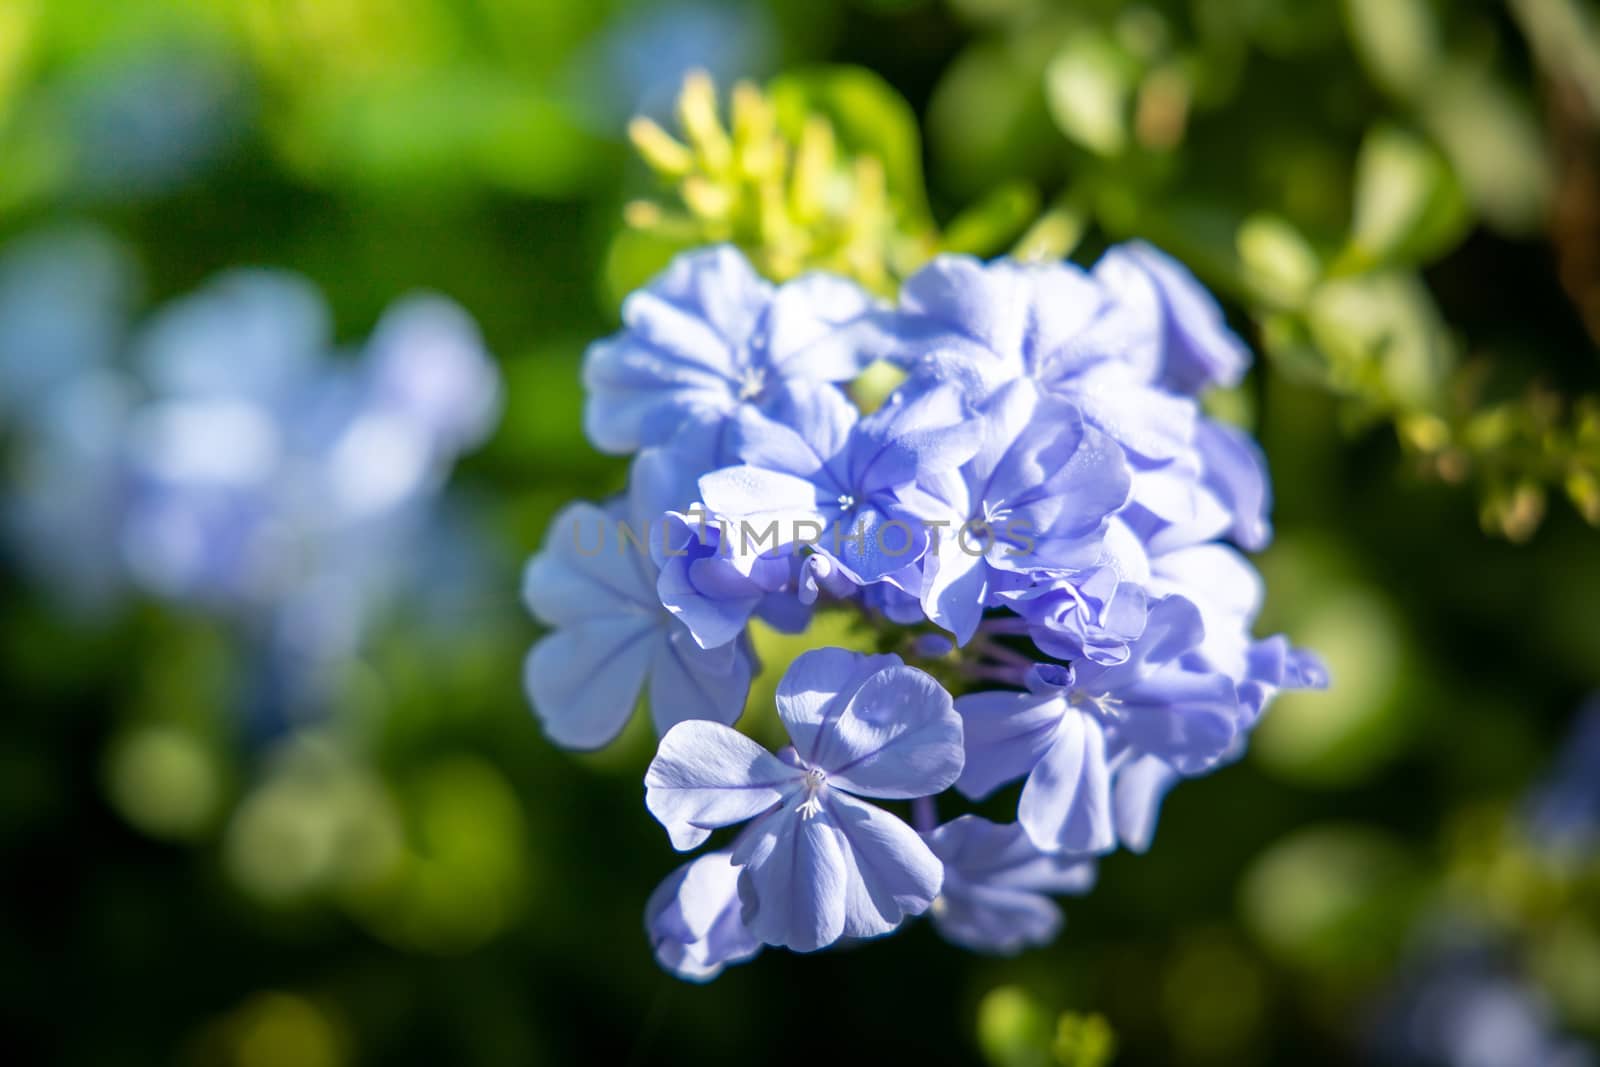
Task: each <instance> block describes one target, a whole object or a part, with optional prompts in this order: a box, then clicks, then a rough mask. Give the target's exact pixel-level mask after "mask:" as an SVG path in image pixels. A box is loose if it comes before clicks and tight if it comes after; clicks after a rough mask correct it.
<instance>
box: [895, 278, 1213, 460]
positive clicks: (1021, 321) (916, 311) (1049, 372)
mask: <svg viewBox="0 0 1600 1067" xmlns="http://www.w3.org/2000/svg"><path fill="white" fill-rule="evenodd" d="M1159 325H1160V324H1159V323H1158V322H1156V321H1153V320H1152V319H1151V318H1150V317H1149V316H1148V315H1141V314H1138V313H1137V312H1136V310H1135V309H1130V308H1128V307H1125V306H1123V305H1122V304H1120V303H1119V302H1118V301H1117V300H1115V299H1114V297H1113V295H1112V294H1111V293H1109V292H1108V291H1107V290H1106V289H1105V288H1104V287H1103V286H1101V285H1100V284H1099V283H1098V282H1097V281H1096V280H1095V279H1094V278H1092V277H1091V276H1090V275H1088V274H1087V273H1085V272H1084V271H1082V270H1080V269H1079V268H1078V267H1076V266H1073V265H1072V264H1070V263H1052V264H1035V263H1018V262H1014V261H1011V260H997V261H995V262H993V263H989V264H983V263H980V262H978V261H977V260H975V259H972V258H970V257H967V256H940V257H939V258H937V259H935V260H934V261H933V262H932V263H930V264H928V265H927V266H926V267H923V268H922V269H921V270H920V271H918V272H917V273H916V274H915V275H913V276H912V277H911V278H910V279H909V280H908V281H907V282H906V283H905V286H904V288H903V289H902V290H901V294H900V317H899V319H898V320H897V321H896V323H895V324H894V325H893V326H892V327H891V328H889V329H888V330H887V331H886V333H887V335H888V340H887V342H886V344H887V352H888V354H889V355H890V356H891V357H892V358H895V359H896V360H898V361H899V362H901V363H902V364H903V365H904V366H905V367H906V368H907V370H908V371H909V372H910V375H911V379H910V383H909V384H910V386H911V387H912V388H922V387H926V386H928V385H931V384H936V383H946V382H949V383H955V384H957V385H959V386H960V387H961V388H962V389H963V390H964V391H965V392H966V393H967V394H968V396H969V397H971V398H972V399H973V400H974V401H979V400H982V399H984V398H985V397H987V396H989V395H990V394H991V393H993V392H994V391H995V390H996V389H998V388H999V387H1000V386H1002V385H1005V384H1006V383H1007V382H1011V381H1015V380H1016V379H1018V378H1030V379H1032V380H1033V381H1035V382H1036V383H1038V384H1039V386H1040V387H1041V388H1043V389H1045V390H1046V391H1047V392H1052V393H1056V394H1059V395H1061V396H1064V397H1066V398H1067V399H1069V400H1071V401H1073V402H1074V403H1075V404H1077V406H1078V407H1079V409H1080V410H1081V411H1082V412H1083V417H1084V419H1085V421H1087V422H1088V423H1089V425H1091V426H1093V427H1094V428H1095V429H1097V430H1099V431H1101V432H1102V433H1104V434H1105V435H1106V436H1107V437H1109V438H1111V439H1112V440H1113V441H1115V442H1116V443H1117V444H1119V445H1121V446H1122V447H1123V449H1124V450H1126V451H1127V452H1128V453H1129V454H1130V455H1132V456H1134V457H1136V458H1138V459H1140V460H1143V461H1147V462H1162V461H1166V460H1170V459H1173V458H1174V457H1177V456H1179V455H1181V454H1183V453H1184V452H1185V451H1186V450H1187V449H1188V448H1189V447H1190V443H1191V440H1192V438H1193V434H1194V422H1195V418H1196V408H1195V405H1194V402H1193V401H1192V400H1191V399H1189V398H1188V397H1183V396H1178V395H1175V394H1173V393H1170V392H1168V391H1166V390H1165V389H1163V388H1161V387H1160V384H1159V382H1158V377H1159V374H1160V369H1161V368H1160V333H1159Z"/></svg>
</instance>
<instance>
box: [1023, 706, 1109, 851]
mask: <svg viewBox="0 0 1600 1067" xmlns="http://www.w3.org/2000/svg"><path fill="white" fill-rule="evenodd" d="M1017 821H1018V822H1019V823H1021V824H1022V827H1023V829H1024V830H1026V831H1027V833H1028V837H1029V838H1030V839H1031V840H1032V841H1033V843H1034V844H1035V845H1036V846H1038V847H1039V848H1040V849H1042V850H1043V851H1045V852H1068V853H1071V854H1073V855H1092V854H1097V853H1101V852H1109V851H1111V849H1113V848H1115V847H1116V844H1117V838H1116V831H1115V829H1114V827H1113V826H1112V819H1111V773H1110V769H1109V768H1108V767H1107V765H1106V739H1105V734H1104V733H1103V732H1102V731H1101V729H1100V724H1099V722H1098V721H1096V720H1095V719H1094V718H1092V717H1091V716H1089V715H1086V714H1083V713H1081V712H1078V711H1075V710H1073V711H1068V712H1067V714H1066V715H1064V716H1062V718H1061V723H1060V725H1059V726H1058V727H1057V730H1056V736H1055V742H1054V743H1053V744H1052V745H1051V746H1050V749H1049V751H1047V752H1046V753H1045V754H1044V758H1043V759H1041V760H1040V761H1039V762H1038V764H1037V765H1035V766H1034V768H1033V771H1032V772H1031V773H1030V774H1029V775H1028V781H1027V783H1026V784H1025V785H1023V787H1022V799H1021V801H1020V802H1019V803H1018V804H1017Z"/></svg>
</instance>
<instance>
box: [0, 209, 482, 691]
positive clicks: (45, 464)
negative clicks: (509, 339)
mask: <svg viewBox="0 0 1600 1067" xmlns="http://www.w3.org/2000/svg"><path fill="white" fill-rule="evenodd" d="M135 279H136V271H135V270H134V269H133V267H132V265H131V263H130V262H129V260H128V257H127V256H126V255H125V254H124V253H123V252H122V251H121V249H120V247H119V246H118V245H116V243H115V242H113V241H111V240H110V239H109V238H107V237H105V236H104V235H102V234H99V233H97V232H95V231H88V230H83V231H73V232H69V233H51V234H44V235H40V236H37V237H34V238H30V239H27V240H25V241H23V242H20V243H19V244H18V245H16V246H14V247H13V248H12V249H10V250H8V252H7V254H6V256H5V257H4V259H3V261H0V374H3V375H4V376H5V378H6V379H7V384H8V388H7V390H6V396H7V398H8V399H9V400H10V401H12V402H11V403H8V404H7V405H6V410H4V411H3V412H0V414H3V416H4V421H5V423H6V428H7V430H8V433H9V436H11V437H12V439H13V443H14V447H15V449H16V453H17V460H18V462H17V470H16V472H15V479H14V482H15V484H14V486H13V491H12V493H10V494H9V495H10V498H11V499H10V501H9V502H8V506H7V508H6V511H5V514H4V519H5V522H6V526H7V532H8V533H9V534H10V536H9V537H8V539H7V540H8V542H9V544H10V546H11V548H12V549H13V550H14V551H15V552H16V553H17V554H18V555H19V556H20V557H21V559H22V562H23V563H24V564H26V565H27V567H28V569H29V570H31V571H33V572H34V573H36V574H38V575H40V576H41V577H42V578H43V579H44V581H45V584H46V585H48V586H49V587H51V588H52V589H53V590H54V591H56V592H58V593H60V594H61V595H62V596H63V598H64V599H67V600H69V601H73V602H75V603H76V604H77V605H79V606H82V607H87V608H105V607H108V606H111V605H114V604H115V603H116V602H117V601H118V600H119V599H121V598H122V597H123V596H124V595H125V594H127V593H130V592H137V593H142V594H145V595H149V596H154V597H156V598H159V599H161V600H163V601H165V602H167V603H171V604H175V605H179V606H185V607H190V608H194V609H196V610H199V611H202V612H204V613H205V614H207V615H208V616H210V617H213V618H219V619H223V620H226V621H228V622H229V623H231V624H234V625H236V626H237V627H238V629H239V630H240V631H241V632H242V633H243V634H245V635H246V636H248V637H249V638H250V640H251V642H252V644H253V645H254V646H255V650H256V651H258V652H259V653H260V655H261V656H262V657H263V658H264V659H265V661H266V666H267V667H269V668H270V669H271V671H272V675H273V685H274V686H275V687H276V688H279V689H287V690H295V689H306V690H307V693H306V695H307V697H308V699H313V700H314V693H312V692H311V691H310V690H311V689H312V688H314V686H313V685H312V682H313V680H314V679H316V678H317V677H319V676H320V674H321V673H322V668H323V667H325V666H326V665H328V664H331V663H337V662H339V661H342V660H344V659H347V658H348V657H349V656H351V655H352V654H353V653H354V652H355V651H356V646H357V644H358V642H359V640H360V639H361V637H362V635H363V633H364V631H365V629H366V628H367V625H368V622H369V620H370V618H371V616H372V613H373V611H374V609H375V608H376V607H377V606H378V604H379V603H380V602H382V601H384V600H386V599H387V598H389V597H391V596H393V595H394V594H395V593H396V590H397V589H400V588H402V587H403V583H407V582H409V581H410V580H411V574H412V572H413V571H415V570H417V569H418V568H416V566H415V564H416V559H415V555H416V553H417V552H419V551H422V550H423V549H424V548H425V547H426V546H425V544H424V541H425V539H426V536H427V533H428V531H429V530H430V529H431V528H432V525H431V524H432V520H433V518H434V512H435V510H436V506H437V503H438V497H439V491H440V490H441V489H442V488H443V485H444V482H445V479H446V477H447V476H448V474H449V472H450V469H451V467H452V466H453V465H454V463H455V461H456V459H457V457H458V456H459V455H461V454H462V453H463V452H465V451H467V450H469V449H470V448H472V447H473V446H475V445H476V444H478V443H479V442H480V441H481V440H482V439H484V438H485V437H486V436H487V434H488V433H489V431H490V430H491V429H492V428H493V426H494V425H495V423H496V422H497V420H498V417H499V411H500V404H501V397H500V389H501V387H500V378H499V373H498V371H497V369H496V367H495V365H494V363H493V361H492V360H491V359H490V357H489V356H488V354H487V352H486V351H485V350H484V348H483V344H482V340H481V338H480V337H479V335H478V332H477V328H476V327H475V326H474V324H473V323H472V321H471V319H470V318H468V316H467V315H466V314H465V313H464V312H463V311H461V310H460V309H459V308H458V307H456V306H455V305H454V304H453V303H451V302H449V301H447V300H445V299H443V298H441V297H437V296H416V297H412V298H409V299H407V300H405V301H402V302H401V303H399V304H397V305H396V306H395V307H394V308H392V309H391V310H390V311H389V312H388V313H387V314H386V315H385V316H384V318H383V320H382V321H381V322H380V324H379V325H378V328H377V331H376V333H375V334H374V335H373V336H372V337H371V339H370V340H369V341H368V342H367V343H366V344H365V346H364V347H363V348H362V349H361V351H360V352H359V353H358V354H352V358H344V356H343V355H342V354H341V353H339V352H338V351H337V349H336V347H335V345H334V342H333V339H332V323H331V320H330V316H329V313H328V310H327V308H326V306H325V305H324V303H323V301H322V298H321V297H320V296H319V295H318V293H317V292H316V290H315V289H314V288H313V287H312V286H311V285H310V284H309V283H307V282H305V281H304V280H302V279H300V278H298V277H295V276H292V275H289V274H283V273H275V272H268V271H236V272H233V273H229V274H226V275H223V276H222V277H220V278H218V279H217V280H215V281H213V282H211V283H210V284H209V285H207V286H206V287H204V288H203V289H201V290H200V291H198V292H196V293H194V294H193V295H190V296H187V297H184V298H182V299H180V300H177V301H176V302H174V303H173V304H171V305H169V306H167V307H166V308H164V309H162V310H161V311H159V312H158V313H157V314H156V315H155V316H154V317H153V318H152V319H151V320H150V321H149V322H148V323H146V324H144V325H143V326H142V327H139V328H133V327H131V326H130V320H131V309H132V304H133V295H134V288H135ZM301 683H306V684H305V685H302V684H301ZM291 697H292V694H291Z"/></svg>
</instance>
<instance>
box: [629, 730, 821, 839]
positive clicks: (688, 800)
mask: <svg viewBox="0 0 1600 1067" xmlns="http://www.w3.org/2000/svg"><path fill="white" fill-rule="evenodd" d="M799 773H800V772H798V771H796V770H795V768H793V767H790V766H789V765H788V764H786V763H784V762H782V761H781V760H779V759H778V757H776V756H774V755H773V754H772V753H770V752H768V751H767V750H766V749H764V748H762V747H761V746H760V745H758V744H756V743H755V742H754V741H752V740H750V739H749V738H748V737H746V736H744V735H743V734H741V733H739V731H737V730H735V729H733V728H732V727H730V726H724V725H723V724H721V723H718V722H707V721H704V720H700V719H690V720H686V721H684V722H680V723H679V724H678V725H676V726H674V727H673V728H672V729H670V730H668V731H667V733H666V736H665V737H663V738H662V739H661V745H660V747H659V748H658V749H657V750H656V756H655V759H653V760H651V761H650V767H649V769H648V770H647V771H646V772H645V776H644V785H645V794H644V805H645V807H646V808H648V809H649V811H650V814H651V815H654V816H655V817H656V819H657V821H659V822H660V823H661V825H662V826H665V827H666V828H667V834H668V836H669V837H671V839H672V846H673V847H674V848H676V849H678V850H679V851H680V852H682V851H684V850H686V849H691V848H694V847H695V846H696V845H698V844H700V843H701V842H702V841H704V840H705V839H706V838H707V837H709V836H710V834H711V831H712V830H714V829H716V828H717V827H719V826H730V825H732V824H733V823H736V822H743V821H744V820H746V819H750V818H754V817H755V816H757V815H759V814H761V813H762V812H763V811H766V810H767V809H768V808H770V807H772V806H773V805H774V804H777V803H778V802H779V801H780V800H782V799H783V790H784V789H785V788H787V787H788V786H789V785H790V784H791V783H793V782H794V781H795V780H796V778H797V777H798V776H799Z"/></svg>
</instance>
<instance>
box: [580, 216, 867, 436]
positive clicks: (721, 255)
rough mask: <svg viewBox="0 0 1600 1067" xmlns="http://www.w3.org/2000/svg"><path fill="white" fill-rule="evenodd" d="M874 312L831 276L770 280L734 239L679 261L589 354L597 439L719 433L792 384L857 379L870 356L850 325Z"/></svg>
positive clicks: (588, 419)
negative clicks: (733, 244) (864, 358)
mask: <svg viewBox="0 0 1600 1067" xmlns="http://www.w3.org/2000/svg"><path fill="white" fill-rule="evenodd" d="M872 307H873V301H872V298H871V297H870V296H868V295H867V293H866V292H865V291H863V290H862V289H860V288H858V287H857V286H855V285H853V284H851V283H850V282H847V281H845V280H844V279H842V278H836V277H833V276H831V275H826V274H813V275H808V276H806V277H803V278H798V279H796V280H794V281H792V282H789V283H788V284H786V285H783V286H778V287H774V286H772V285H771V284H770V283H768V282H765V281H763V280H762V279H761V278H760V277H759V276H758V275H757V274H756V272H755V271H754V270H753V269H751V267H750V264H749V263H748V262H747V261H746V260H745V258H744V256H743V255H742V254H741V253H740V252H739V251H738V249H736V248H733V247H731V246H727V245H722V246H718V247H716V248H709V249H706V250H704V251H701V252H694V253H691V254H688V255H684V256H680V257H679V258H678V259H676V260H674V261H673V263H672V265H671V266H670V267H668V268H667V270H666V271H665V272H664V273H663V274H662V275H661V276H660V277H658V278H657V279H656V280H655V281H653V282H652V283H651V284H650V285H649V286H648V287H647V288H644V289H641V290H639V291H638V292H636V293H634V294H633V295H631V296H629V297H628V299H627V300H626V302H624V304H623V306H622V322H623V326H624V329H623V330H622V332H621V333H619V334H617V335H615V336H613V337H609V338H607V339H605V340H603V341H597V342H596V343H595V344H593V345H591V346H590V348H589V351H588V353H587V354H586V355H585V356H584V364H583V382H584V386H585V387H586V388H587V389H588V391H589V402H588V406H587V407H586V408H585V410H584V426H585V428H586V430H587V431H588V434H589V439H590V440H591V441H593V442H594V444H595V447H597V448H599V449H600V450H602V451H604V452H617V453H627V452H633V451H635V450H637V449H639V448H640V447H642V446H645V445H659V444H665V443H667V442H668V441H670V440H672V438H673V437H674V436H675V435H676V434H678V433H679V432H680V431H688V432H693V433H696V434H700V435H713V436H714V435H716V434H718V433H719V432H720V431H721V430H722V429H723V427H724V426H725V425H726V422H727V420H728V419H730V418H731V417H732V416H734V415H735V414H736V413H738V412H739V411H741V410H744V409H759V408H760V407H762V406H764V405H765V404H766V402H767V401H768V399H769V398H770V397H771V395H772V390H773V389H774V388H775V387H777V386H779V385H780V384H782V383H784V382H787V381H805V382H837V381H844V380H846V379H849V378H853V377H855V375H856V374H857V372H859V371H860V370H861V366H862V354H861V351H860V349H859V348H858V347H857V346H855V345H852V344H850V343H849V332H848V331H847V330H845V329H843V328H842V327H845V326H847V325H849V324H850V323H852V322H855V321H857V320H862V319H864V317H865V316H866V315H867V314H868V313H869V312H870V311H871V310H872Z"/></svg>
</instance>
